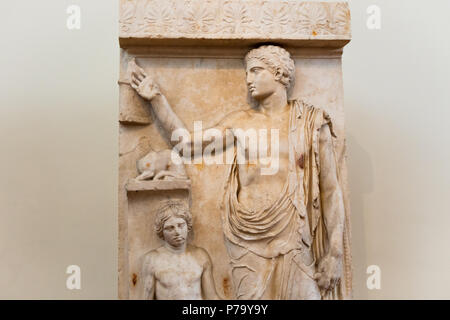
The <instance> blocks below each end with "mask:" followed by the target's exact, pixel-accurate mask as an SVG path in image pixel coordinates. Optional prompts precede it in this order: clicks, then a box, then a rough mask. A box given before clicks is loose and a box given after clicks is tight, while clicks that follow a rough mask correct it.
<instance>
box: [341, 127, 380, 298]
mask: <svg viewBox="0 0 450 320" xmlns="http://www.w3.org/2000/svg"><path fill="white" fill-rule="evenodd" d="M347 150H348V175H349V177H348V179H349V185H350V206H351V224H352V256H353V298H354V299H368V297H369V296H368V290H369V289H368V288H367V285H366V280H367V276H368V275H367V274H366V269H367V267H368V265H367V254H366V248H367V247H366V233H365V219H364V201H365V197H366V196H367V195H368V194H369V193H371V192H372V191H373V189H374V187H373V184H374V183H373V164H372V160H371V158H370V155H369V153H368V152H367V151H366V150H365V149H364V148H363V147H362V146H361V144H359V143H358V141H357V139H356V137H355V136H354V135H352V134H351V133H348V134H347Z"/></svg>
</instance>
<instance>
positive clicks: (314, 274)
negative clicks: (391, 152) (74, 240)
mask: <svg viewBox="0 0 450 320" xmlns="http://www.w3.org/2000/svg"><path fill="white" fill-rule="evenodd" d="M170 3H172V5H173V7H172V8H175V10H173V12H172V11H171V12H170V14H169V13H168V12H169V11H167V12H166V13H167V14H168V15H167V16H165V13H164V12H165V11H161V10H163V9H164V6H165V4H164V3H163V2H158V1H122V3H121V4H122V14H121V32H122V33H121V39H120V40H121V45H122V47H123V51H122V62H121V67H122V68H121V80H120V81H119V84H120V85H121V106H120V108H121V113H120V123H121V132H120V148H121V159H120V166H121V167H120V188H121V189H120V190H119V196H120V199H119V219H120V226H119V227H120V248H119V254H120V257H119V259H120V261H119V267H120V270H119V272H120V273H119V276H120V279H119V295H120V298H131V299H155V298H156V299H219V297H220V298H224V299H290V300H292V299H348V298H350V297H351V255H350V225H349V207H348V195H347V187H346V168H345V156H344V154H345V140H344V130H343V100H342V73H341V66H340V56H341V53H342V51H341V48H342V47H343V46H344V45H345V43H347V42H348V41H349V40H350V38H349V19H350V18H349V11H348V7H347V5H346V4H344V3H309V2H296V1H267V2H264V3H262V2H256V1H238V0H234V1H203V2H202V3H203V7H197V2H192V1H188V0H186V1H182V0H179V1H172V2H170ZM268 4H269V5H270V6H269V7H268ZM158 5H160V7H157V6H158ZM177 8H178V9H179V8H184V9H185V10H186V12H190V11H192V12H194V13H195V12H197V11H195V10H200V11H199V12H203V15H195V14H193V16H192V19H193V20H190V18H189V15H188V16H186V15H183V14H182V13H180V12H181V11H177ZM201 8H203V9H201ZM231 8H234V9H235V11H233V12H235V13H236V14H241V18H242V19H241V20H240V22H241V24H237V22H233V21H231V20H230V19H228V18H229V15H228V13H227V12H228V11H227V10H228V9H230V10H231ZM258 8H259V9H260V10H259V14H257V12H256V10H257V9H258ZM272 9H273V10H272ZM158 10H160V11H161V12H159V11H158ZM208 12H211V16H210V19H211V21H216V23H215V24H211V25H210V26H209V27H208V25H209V24H208V23H207V21H209V20H207V19H204V17H205V16H207V14H208ZM280 12H284V15H282V17H278V16H277V15H279V14H280ZM131 13H132V14H131ZM197 13H198V12H197ZM177 14H180V15H181V16H179V17H177ZM154 15H157V16H158V17H163V19H162V20H161V21H163V22H161V21H160V22H157V20H155V19H153V18H152V17H153V16H154ZM245 16H248V18H245ZM202 17H203V18H202ZM227 17H228V18H227ZM269 17H270V19H272V20H271V22H270V21H269V20H268V19H269ZM158 21H159V20H158ZM164 21H165V22H164ZM192 21H193V23H199V24H198V25H196V26H197V27H196V28H189V26H190V25H191V24H190V23H191V22H192ZM223 21H225V22H223ZM245 21H246V22H245ZM200 22H201V23H202V24H200ZM244 22H245V23H244ZM164 23H166V25H164ZM221 23H222V24H224V25H227V23H231V24H233V23H235V24H234V26H235V29H233V30H231V31H230V29H227V28H225V27H224V28H223V29H221V30H216V31H215V32H213V31H212V29H214V28H217V26H220V24H221ZM213 25H214V26H213ZM244 25H245V26H246V27H245V28H244ZM268 25H270V26H271V27H270V28H271V29H270V30H272V32H268V33H264V31H265V30H267V28H269V27H268ZM139 26H141V27H139ZM157 26H158V28H157ZM238 26H239V28H241V29H240V31H239V30H236V28H238ZM296 26H298V28H296ZM290 28H291V29H290ZM256 30H261V31H256ZM258 32H262V34H261V33H260V34H259V35H256V33H258ZM264 39H267V40H270V42H271V43H270V44H265V43H263V42H264V41H263V40H264ZM240 66H241V67H240ZM319 106H320V107H319ZM192 128H193V129H192ZM170 146H172V150H170V149H168V148H169V147H170ZM154 150H160V151H154ZM189 207H190V209H189ZM158 208H159V209H158ZM190 212H192V216H193V219H192V221H191V216H190ZM192 224H193V225H194V227H193V229H194V230H195V235H193V236H192V237H191V239H190V240H189V241H191V242H193V244H188V230H190V229H191V226H192ZM152 225H156V229H153V228H151V226H152ZM208 252H209V253H208ZM210 254H211V256H210ZM213 266H214V268H213ZM216 287H217V288H218V289H219V290H216Z"/></svg>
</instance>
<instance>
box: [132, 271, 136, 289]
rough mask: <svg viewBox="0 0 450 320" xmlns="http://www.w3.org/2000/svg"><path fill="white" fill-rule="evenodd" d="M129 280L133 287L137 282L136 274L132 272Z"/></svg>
mask: <svg viewBox="0 0 450 320" xmlns="http://www.w3.org/2000/svg"><path fill="white" fill-rule="evenodd" d="M131 282H133V287H134V286H136V283H137V274H136V273H133V275H132V277H131Z"/></svg>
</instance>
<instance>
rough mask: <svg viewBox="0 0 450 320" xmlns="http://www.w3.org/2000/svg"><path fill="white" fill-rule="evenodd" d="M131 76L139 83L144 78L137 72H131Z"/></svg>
mask: <svg viewBox="0 0 450 320" xmlns="http://www.w3.org/2000/svg"><path fill="white" fill-rule="evenodd" d="M131 75H132V76H133V77H134V78H135V79H137V80H139V81H142V80H144V79H145V76H144V75H143V74H142V73H139V72H133V73H132V74H131Z"/></svg>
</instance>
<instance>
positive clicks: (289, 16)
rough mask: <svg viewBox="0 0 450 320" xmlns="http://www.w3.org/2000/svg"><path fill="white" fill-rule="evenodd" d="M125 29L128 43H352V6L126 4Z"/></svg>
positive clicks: (199, 0) (204, 0) (238, 0)
mask: <svg viewBox="0 0 450 320" xmlns="http://www.w3.org/2000/svg"><path fill="white" fill-rule="evenodd" d="M119 25H120V40H121V43H122V42H123V41H122V40H126V39H137V40H139V39H140V40H147V41H149V40H167V39H168V40H170V39H184V40H185V41H186V40H231V41H232V40H252V39H263V40H269V41H270V40H292V41H296V40H308V41H309V42H311V41H314V40H331V41H332V40H337V41H346V42H348V41H349V40H350V38H351V33H350V10H349V7H348V4H347V3H346V2H301V1H295V0H266V1H261V0H121V1H120V20H119ZM125 42H126V41H125ZM144 42H145V41H144Z"/></svg>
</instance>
